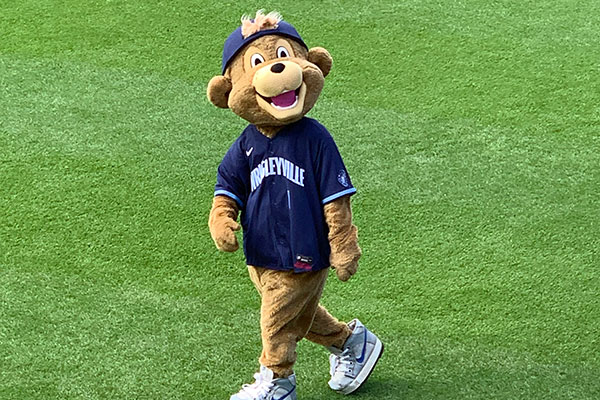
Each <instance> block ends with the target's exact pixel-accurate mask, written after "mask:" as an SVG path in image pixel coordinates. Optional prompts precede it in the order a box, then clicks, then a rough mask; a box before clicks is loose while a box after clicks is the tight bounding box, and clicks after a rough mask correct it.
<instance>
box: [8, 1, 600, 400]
mask: <svg viewBox="0 0 600 400" xmlns="http://www.w3.org/2000/svg"><path fill="white" fill-rule="evenodd" d="M0 4H1V9H0V10H1V13H0V37H1V38H2V39H1V40H0V398H1V399H15V400H16V399H108V398H110V399H157V398H161V399H219V398H228V396H229V395H230V394H231V393H232V392H235V391H236V390H238V388H239V386H240V385H241V384H242V383H245V382H248V381H249V380H250V379H251V375H252V373H253V371H254V370H255V369H256V368H257V361H256V358H257V356H258V353H259V350H260V342H259V332H258V307H259V299H258V296H257V295H256V294H255V291H254V289H253V288H252V286H251V283H250V281H249V279H248V277H247V273H246V271H245V267H244V260H243V255H242V254H241V253H239V252H238V253H235V254H221V253H218V252H217V251H216V249H215V248H214V245H213V243H212V241H211V239H210V236H209V234H208V229H207V226H206V220H207V216H208V211H209V208H210V203H211V197H212V191H213V185H214V180H215V171H216V166H217V165H218V163H219V161H220V159H221V157H222V156H223V154H224V152H225V151H226V149H227V148H228V146H229V145H230V143H231V142H232V141H233V140H234V139H235V138H236V136H237V135H238V134H239V132H240V131H241V129H242V128H243V127H244V125H245V123H244V121H242V120H240V119H239V118H238V117H236V116H235V115H233V114H232V113H231V112H227V111H224V110H218V109H216V108H215V107H213V106H212V105H210V104H209V103H208V101H207V100H206V98H205V94H204V93H205V88H206V83H207V82H208V80H209V79H210V77H211V76H213V75H215V74H218V72H219V63H220V51H221V48H222V44H223V41H224V39H225V37H226V36H227V34H229V32H230V31H231V30H233V29H234V28H235V27H236V24H237V21H238V18H239V16H240V15H241V14H243V13H252V12H253V11H255V10H256V9H258V8H265V9H266V10H267V11H270V10H272V9H276V10H279V11H280V12H281V13H282V14H283V15H284V17H286V18H287V19H288V20H289V21H290V22H292V23H293V24H295V25H296V27H297V28H298V30H299V31H300V32H301V34H302V35H303V37H304V39H305V41H306V42H307V43H308V44H309V45H310V46H317V45H320V46H324V47H326V48H327V49H329V50H330V52H331V53H332V55H333V57H334V69H333V71H332V73H331V75H330V76H329V77H328V78H327V80H326V85H325V89H324V92H323V94H322V96H321V98H320V100H319V102H318V103H317V105H316V107H315V109H314V110H313V111H311V114H310V115H311V116H313V117H315V118H317V119H319V120H320V121H321V122H322V123H323V124H324V125H325V126H327V127H328V128H329V130H330V131H331V132H332V133H333V135H334V137H335V139H336V141H337V143H338V146H339V147H340V150H341V152H342V155H343V156H344V159H345V161H346V164H347V166H348V169H349V171H350V174H351V176H352V179H353V183H354V184H355V186H356V187H357V188H358V191H359V193H358V194H357V195H356V196H355V197H354V198H353V206H354V212H355V220H356V224H357V225H358V227H359V230H360V240H361V245H362V248H363V252H364V257H363V259H362V261H361V267H360V272H359V274H358V275H357V276H356V277H354V278H353V279H352V280H351V281H350V282H349V283H346V284H343V283H340V282H337V281H336V280H335V279H334V276H331V279H330V281H329V283H328V286H327V288H326V291H325V295H324V298H323V303H324V304H325V305H326V306H327V307H328V308H330V309H331V311H332V312H333V313H334V314H336V315H337V316H338V317H339V318H342V319H346V320H347V319H350V318H353V317H358V318H360V319H361V320H362V321H363V322H365V323H366V324H367V325H368V326H369V327H370V328H371V329H372V330H374V331H375V332H377V334H378V335H379V336H380V337H381V338H382V340H383V341H384V342H385V345H386V353H385V355H384V357H383V358H382V360H381V361H380V364H379V366H378V369H377V370H376V371H375V372H374V374H373V375H372V377H371V378H370V380H369V382H368V383H367V384H366V385H365V387H364V388H362V389H361V390H360V392H358V393H357V394H356V396H355V397H356V398H360V399H444V400H446V399H490V398H495V399H549V398H552V399H597V398H600V384H599V383H598V382H599V381H600V358H599V350H600V341H599V339H598V332H599V331H600V312H599V311H598V310H600V300H599V288H600V272H599V270H598V267H599V266H600V254H599V250H598V248H599V247H600V200H599V199H600V185H599V182H600V135H599V133H598V132H599V129H600V106H599V104H600V80H599V79H598V73H599V72H600V64H599V63H598V60H600V48H599V47H598V45H597V38H598V36H599V35H600V5H599V4H598V3H597V2H595V1H591V0H588V1H585V0H584V1H567V0H558V1H536V2H533V1H519V2H517V1H492V2H488V1H481V0H466V1H460V2H440V1H422V0H421V1H412V0H407V1H403V2H396V1H392V0H385V1H384V0H378V1H369V2H361V1H357V2H343V1H337V0H326V1H321V2H316V1H306V2H297V1H294V2H292V1H279V2H275V1H271V0H267V1H263V2H256V1H247V2H214V3H213V2H206V1H184V0H174V1H169V2H158V1H141V0H131V1H117V0H112V1H110V0H109V1H102V2H101V1H95V2H84V1H74V0H71V1H58V0H57V1H50V0H46V1H26V0H24V1H19V2H8V1H3V2H1V3H0ZM298 351H299V361H298V364H297V369H296V372H297V375H298V378H299V383H300V386H299V389H298V394H299V398H301V399H305V400H308V399H313V400H317V399H325V400H327V399H337V398H340V397H339V396H338V395H336V394H333V393H330V391H329V389H328V388H327V385H326V381H327V368H328V366H327V359H326V353H325V352H324V351H323V349H321V348H319V347H318V346H316V345H313V344H311V343H308V342H302V343H301V344H300V346H299V349H298Z"/></svg>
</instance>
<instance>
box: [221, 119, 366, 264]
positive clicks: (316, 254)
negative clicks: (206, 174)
mask: <svg viewBox="0 0 600 400" xmlns="http://www.w3.org/2000/svg"><path fill="white" fill-rule="evenodd" d="M355 192H356V189H355V188H354V187H353V186H352V183H351V182H350V178H349V176H348V172H347V171H346V167H345V166H344V163H343V161H342V157H341V156H340V153H339V151H338V148H337V146H336V145H335V142H334V141H333V138H332V137H331V135H330V134H329V132H328V131H327V129H325V127H324V126H323V125H321V124H320V123H318V122H317V121H315V120H314V119H311V118H306V117H305V118H302V119H301V120H300V121H298V122H295V123H293V124H290V125H287V126H285V127H284V128H282V129H281V130H280V131H279V132H278V133H277V135H276V136H275V137H274V138H273V139H269V138H268V137H266V136H265V135H263V134H262V133H260V132H259V131H258V129H257V128H256V126H254V125H248V126H247V127H246V129H244V131H243V132H242V134H241V135H240V137H239V138H238V139H237V140H236V141H235V142H234V143H233V145H232V146H231V147H230V148H229V150H228V151H227V154H225V157H224V158H223V161H222V162H221V164H220V165H219V168H218V173H217V184H216V187H215V196H216V195H225V196H228V197H230V198H232V199H234V200H235V201H236V202H237V203H238V205H239V206H240V210H241V222H242V227H243V230H244V254H245V255H246V262H247V264H249V265H254V266H260V267H265V268H271V269H277V270H294V271H296V272H304V271H317V270H320V269H323V268H327V267H329V253H330V248H329V241H328V238H327V234H328V227H327V224H326V222H325V218H324V215H323V205H324V204H326V203H328V202H330V201H333V200H335V199H337V198H339V197H342V196H345V195H350V194H353V193H355Z"/></svg>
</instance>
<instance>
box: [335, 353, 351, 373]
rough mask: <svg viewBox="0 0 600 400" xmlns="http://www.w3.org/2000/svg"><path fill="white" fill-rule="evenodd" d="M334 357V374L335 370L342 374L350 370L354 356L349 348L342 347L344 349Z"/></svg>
mask: <svg viewBox="0 0 600 400" xmlns="http://www.w3.org/2000/svg"><path fill="white" fill-rule="evenodd" d="M335 357H336V358H335V368H334V374H335V373H337V372H340V373H343V374H346V373H349V372H352V367H353V366H354V357H353V354H352V351H351V350H350V349H349V348H346V349H344V351H342V352H341V353H340V354H339V355H336V356H335Z"/></svg>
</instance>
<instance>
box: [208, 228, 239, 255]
mask: <svg viewBox="0 0 600 400" xmlns="http://www.w3.org/2000/svg"><path fill="white" fill-rule="evenodd" d="M239 230H240V225H239V224H238V223H237V222H235V221H233V220H230V221H226V222H225V223H224V224H223V226H222V227H221V228H220V229H217V230H216V231H217V232H215V236H214V241H215V244H216V245H217V249H219V250H221V251H226V252H229V253H232V252H234V251H236V250H237V249H238V248H239V247H240V245H239V244H238V241H237V237H235V233H234V232H236V231H239Z"/></svg>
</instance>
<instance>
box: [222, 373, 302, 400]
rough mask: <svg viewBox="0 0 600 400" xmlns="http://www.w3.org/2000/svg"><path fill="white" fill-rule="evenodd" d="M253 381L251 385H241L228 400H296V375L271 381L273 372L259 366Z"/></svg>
mask: <svg viewBox="0 0 600 400" xmlns="http://www.w3.org/2000/svg"><path fill="white" fill-rule="evenodd" d="M254 379H255V382H254V383H253V384H251V385H243V386H242V390H240V391H239V392H238V393H236V394H234V395H232V396H231V397H230V398H229V400H296V375H294V374H292V375H290V376H288V377H287V378H277V379H273V371H271V370H270V369H269V368H267V367H265V366H262V365H261V366H260V372H259V373H256V374H254Z"/></svg>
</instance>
